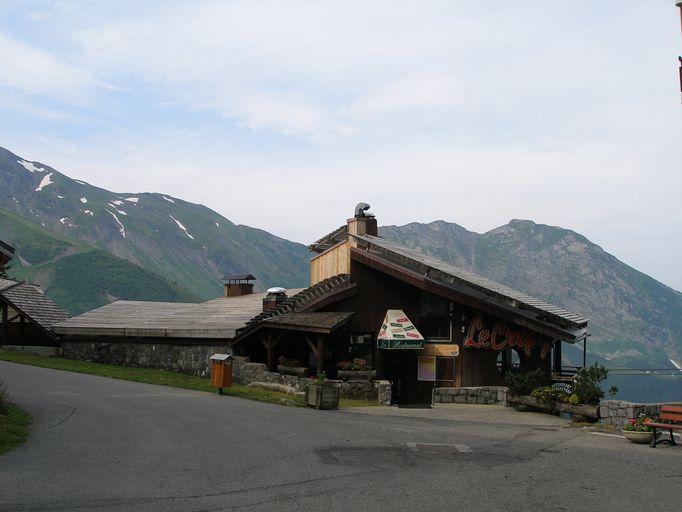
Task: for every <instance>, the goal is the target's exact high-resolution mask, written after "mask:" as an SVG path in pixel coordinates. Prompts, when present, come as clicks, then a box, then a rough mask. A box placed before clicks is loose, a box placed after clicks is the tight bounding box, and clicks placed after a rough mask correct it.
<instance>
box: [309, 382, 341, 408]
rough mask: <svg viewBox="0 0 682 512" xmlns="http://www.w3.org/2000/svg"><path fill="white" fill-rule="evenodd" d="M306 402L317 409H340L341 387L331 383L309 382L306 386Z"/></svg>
mask: <svg viewBox="0 0 682 512" xmlns="http://www.w3.org/2000/svg"><path fill="white" fill-rule="evenodd" d="M305 404H306V405H307V406H308V407H314V408H315V409H327V410H329V409H338V408H339V388H338V387H336V386H334V385H330V384H308V385H307V386H306V388H305Z"/></svg>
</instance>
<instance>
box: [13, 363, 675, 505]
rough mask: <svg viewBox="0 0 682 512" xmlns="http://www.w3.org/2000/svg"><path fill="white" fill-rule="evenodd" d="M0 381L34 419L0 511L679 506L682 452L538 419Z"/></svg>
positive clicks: (73, 378)
mask: <svg viewBox="0 0 682 512" xmlns="http://www.w3.org/2000/svg"><path fill="white" fill-rule="evenodd" d="M0 378H1V379H3V380H4V381H5V382H6V384H7V385H8V388H9V391H10V393H11V397H12V399H13V401H15V402H17V403H18V404H20V405H21V406H22V407H24V408H25V409H27V410H28V411H29V412H30V413H31V414H32V415H33V418H34V424H33V428H32V432H31V435H30V437H29V440H28V442H27V443H26V444H25V445H23V446H21V447H19V448H17V449H16V450H14V451H12V452H10V453H8V454H5V455H3V456H0V510H2V511H15V510H17V511H19V510H21V511H23V510H40V511H44V510H47V511H62V510H81V511H90V510H96V511H100V510H104V511H112V512H118V511H128V510H130V511H176V510H177V511H216V510H235V509H236V510H241V509H244V510H253V511H261V510H262V511H272V510H277V511H288V510H325V511H343V512H349V511H350V512H356V511H357V512H359V511H363V512H364V511H372V510H382V511H387V510H391V511H397V510H401V511H402V510H406V511H427V510H434V511H439V510H457V511H468V510H486V511H487V510H502V509H504V510H505V511H515V510H524V511H528V510H535V511H538V510H553V511H556V510H579V511H581V512H583V511H585V510H600V511H611V510H614V511H615V510H619V511H622V510H624V509H627V510H633V509H646V510H655V511H666V510H670V511H673V510H674V511H676V512H679V510H680V509H681V507H682V446H680V447H667V446H663V447H660V448H657V449H656V450H653V449H650V448H649V447H647V446H640V445H632V444H629V443H627V442H625V441H624V440H623V439H621V438H615V437H608V436H598V435H593V434H589V433H587V432H585V431H583V430H581V429H578V428H568V427H564V426H562V425H561V424H560V423H558V422H557V421H556V420H554V419H552V418H549V417H542V418H540V419H538V415H534V414H531V413H515V412H511V411H505V413H504V414H500V421H499V422H498V421H497V420H496V415H495V414H494V409H491V407H492V406H489V407H485V408H484V409H481V408H478V410H479V411H482V413H481V414H479V413H477V412H476V409H475V408H474V409H472V408H462V409H461V411H462V413H461V417H460V414H459V413H458V409H456V408H455V409H451V410H450V411H449V413H448V415H447V417H439V416H438V415H435V416H434V415H433V414H431V417H421V416H420V413H419V412H418V411H417V412H411V413H410V415H404V414H401V413H400V411H397V412H396V410H395V409H393V410H387V413H386V414H384V413H382V411H381V410H378V409H377V410H375V411H373V413H372V414H364V413H358V412H347V411H313V410H306V409H302V408H291V407H283V406H277V405H270V404H262V403H257V402H250V401H246V400H241V399H237V398H231V397H220V396H217V395H211V394H206V393H199V392H192V391H185V390H180V389H175V388H168V387H160V386H151V385H146V384H137V383H133V382H124V381H117V380H112V379H107V378H102V377H94V376H89V375H81V374H76V373H68V372H60V371H56V370H47V369H42V368H35V367H30V366H22V365H15V364H11V363H4V362H0ZM491 411H493V412H492V413H491ZM426 416H428V414H426Z"/></svg>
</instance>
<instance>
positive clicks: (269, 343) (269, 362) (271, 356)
mask: <svg viewBox="0 0 682 512" xmlns="http://www.w3.org/2000/svg"><path fill="white" fill-rule="evenodd" d="M282 336H284V334H278V335H277V336H274V335H273V333H272V331H268V334H267V336H266V338H265V339H264V340H262V342H263V345H264V346H265V350H266V352H267V355H266V358H265V361H266V363H265V364H266V366H267V367H268V370H269V371H271V372H274V371H275V370H277V363H276V362H275V350H274V349H275V345H277V343H278V342H279V340H281V339H282Z"/></svg>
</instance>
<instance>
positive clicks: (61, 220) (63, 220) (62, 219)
mask: <svg viewBox="0 0 682 512" xmlns="http://www.w3.org/2000/svg"><path fill="white" fill-rule="evenodd" d="M67 219H68V217H62V218H61V219H59V222H61V223H62V224H66V220H67Z"/></svg>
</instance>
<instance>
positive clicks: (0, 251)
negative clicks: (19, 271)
mask: <svg viewBox="0 0 682 512" xmlns="http://www.w3.org/2000/svg"><path fill="white" fill-rule="evenodd" d="M13 255H14V247H12V246H11V245H9V244H8V243H5V242H3V241H2V240H0V264H3V263H6V262H8V261H9V260H11V259H12V256H13Z"/></svg>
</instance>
